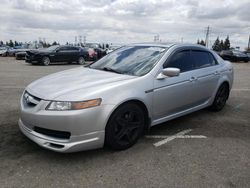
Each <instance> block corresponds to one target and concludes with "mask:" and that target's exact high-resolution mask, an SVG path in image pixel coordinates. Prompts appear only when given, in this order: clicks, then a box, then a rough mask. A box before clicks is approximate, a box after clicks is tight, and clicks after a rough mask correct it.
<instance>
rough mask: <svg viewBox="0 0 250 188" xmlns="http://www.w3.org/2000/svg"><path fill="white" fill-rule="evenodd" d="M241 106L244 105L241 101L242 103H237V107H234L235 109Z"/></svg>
mask: <svg viewBox="0 0 250 188" xmlns="http://www.w3.org/2000/svg"><path fill="white" fill-rule="evenodd" d="M241 106H243V103H240V104H238V105H236V106H235V107H234V109H236V110H237V109H239V108H240V107H241Z"/></svg>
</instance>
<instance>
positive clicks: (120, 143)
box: [105, 103, 146, 150]
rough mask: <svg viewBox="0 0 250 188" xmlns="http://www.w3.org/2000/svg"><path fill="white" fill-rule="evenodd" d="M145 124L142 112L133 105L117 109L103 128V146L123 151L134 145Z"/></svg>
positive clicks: (125, 105) (129, 104) (128, 104)
mask: <svg viewBox="0 0 250 188" xmlns="http://www.w3.org/2000/svg"><path fill="white" fill-rule="evenodd" d="M145 123H146V118H145V115H144V111H143V110H142V109H141V108H140V107H139V106H138V105H137V104H134V103H126V104H123V105H121V106H120V107H118V108H117V109H116V110H115V111H114V112H113V114H112V115H111V117H110V118H109V121H108V123H107V126H106V128H105V145H107V146H108V147H110V148H111V149H114V150H124V149H127V148H129V147H131V146H132V145H134V144H135V143H136V142H137V141H138V139H139V138H140V136H141V135H142V133H143V128H144V125H145Z"/></svg>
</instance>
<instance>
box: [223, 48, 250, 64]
mask: <svg viewBox="0 0 250 188" xmlns="http://www.w3.org/2000/svg"><path fill="white" fill-rule="evenodd" d="M220 56H221V57H222V58H223V59H224V60H228V61H232V62H238V61H244V62H248V61H249V57H248V56H247V55H246V54H244V53H243V52H241V51H238V50H222V51H221V52H220Z"/></svg>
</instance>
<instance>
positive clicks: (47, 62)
mask: <svg viewBox="0 0 250 188" xmlns="http://www.w3.org/2000/svg"><path fill="white" fill-rule="evenodd" d="M42 63H43V65H45V66H48V65H50V59H49V57H46V56H45V57H43V59H42Z"/></svg>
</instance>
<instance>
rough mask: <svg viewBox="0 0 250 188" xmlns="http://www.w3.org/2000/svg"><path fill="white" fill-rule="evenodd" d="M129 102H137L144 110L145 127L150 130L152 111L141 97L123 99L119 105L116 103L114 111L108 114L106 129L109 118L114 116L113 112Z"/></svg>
mask: <svg viewBox="0 0 250 188" xmlns="http://www.w3.org/2000/svg"><path fill="white" fill-rule="evenodd" d="M128 103H134V104H137V105H138V106H139V107H140V108H141V109H142V110H143V112H144V115H145V117H146V124H145V127H144V130H148V129H149V128H150V124H151V118H150V113H149V110H148V107H147V105H146V104H145V103H144V102H143V101H142V100H139V99H128V100H126V101H122V102H121V103H119V104H118V105H116V106H115V107H114V108H113V109H112V111H111V112H110V113H109V115H108V118H107V121H106V124H105V129H106V126H107V124H108V122H109V119H110V117H111V116H112V114H113V113H114V112H115V111H116V110H117V109H118V108H119V107H120V106H122V105H125V104H128Z"/></svg>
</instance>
